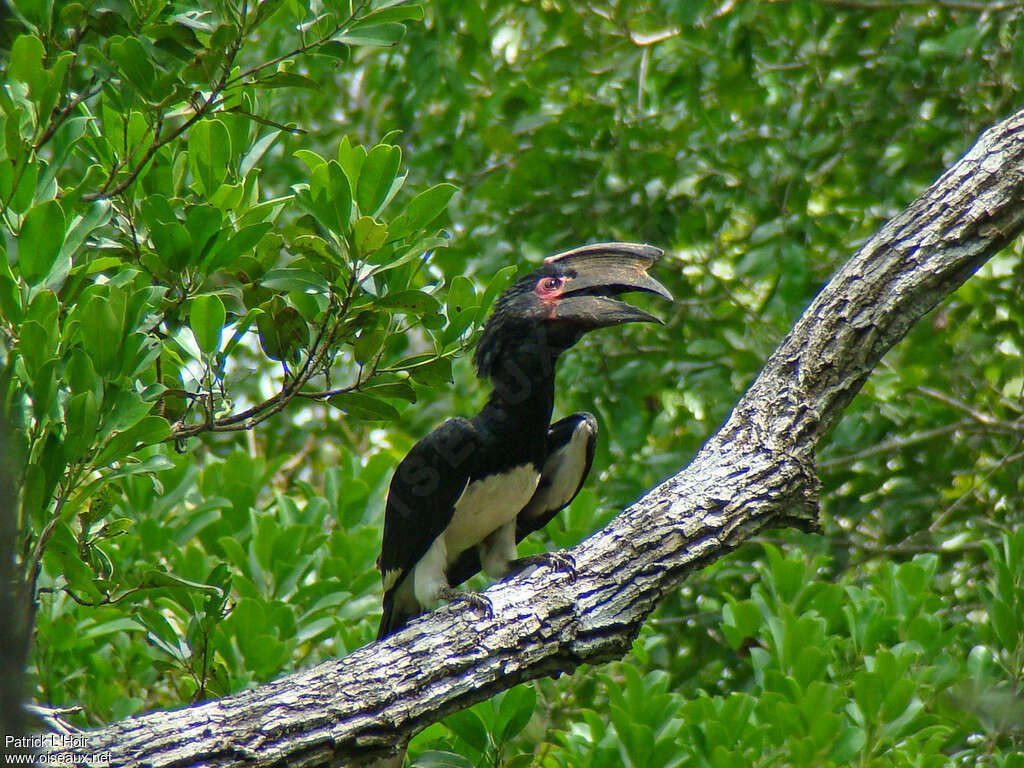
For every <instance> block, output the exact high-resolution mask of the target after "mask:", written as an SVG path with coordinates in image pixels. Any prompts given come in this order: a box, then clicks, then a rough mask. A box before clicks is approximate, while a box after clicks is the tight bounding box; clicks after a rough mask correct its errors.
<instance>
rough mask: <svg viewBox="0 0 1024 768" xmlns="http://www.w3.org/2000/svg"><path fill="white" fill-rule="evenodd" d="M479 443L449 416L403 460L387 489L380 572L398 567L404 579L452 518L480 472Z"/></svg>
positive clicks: (473, 432) (468, 426)
mask: <svg viewBox="0 0 1024 768" xmlns="http://www.w3.org/2000/svg"><path fill="white" fill-rule="evenodd" d="M477 443H478V437H477V434H476V430H475V429H474V428H473V425H472V424H471V423H470V421H469V420H468V419H461V418H459V419H448V421H446V422H444V423H443V424H442V425H441V426H439V427H438V428H437V429H435V430H434V431H433V432H431V433H430V434H428V435H427V436H426V437H424V438H423V439H422V440H420V441H419V442H418V443H416V445H414V446H413V448H412V450H411V451H409V454H408V455H407V456H406V457H405V458H404V459H402V462H401V463H400V464H399V465H398V468H397V469H396V470H395V475H394V477H393V478H392V479H391V487H390V489H389V491H388V502H387V511H386V514H385V517H384V542H383V545H382V546H381V553H380V560H379V561H378V564H377V565H378V567H379V568H380V570H381V572H382V573H384V574H387V573H389V572H391V571H396V570H397V571H398V572H399V574H400V575H399V577H398V581H401V579H402V578H404V576H405V575H406V574H407V573H408V572H409V570H410V569H412V568H413V566H415V565H416V563H417V562H419V559H420V558H421V557H423V555H424V553H426V551H427V549H429V548H430V545H431V543H433V541H434V539H436V538H437V537H438V536H439V535H440V534H441V533H442V532H443V531H444V529H445V527H447V525H448V523H450V522H451V519H452V514H453V513H454V509H455V502H456V501H458V499H459V496H461V495H462V492H463V491H464V490H465V489H466V484H467V482H468V481H469V479H470V478H471V477H473V476H474V475H475V474H476V470H477V464H478V463H479V450H478V446H477ZM396 584H397V582H396Z"/></svg>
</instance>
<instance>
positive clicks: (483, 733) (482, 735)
mask: <svg viewBox="0 0 1024 768" xmlns="http://www.w3.org/2000/svg"><path fill="white" fill-rule="evenodd" d="M443 722H444V724H445V726H447V727H448V728H449V729H450V730H451V732H452V733H453V734H455V735H456V736H458V737H459V738H460V739H462V740H463V741H465V742H466V743H467V744H469V746H471V747H472V748H473V749H475V750H477V751H478V752H483V751H484V750H486V749H487V745H488V743H489V739H488V737H487V728H486V727H485V726H484V723H483V721H482V720H481V719H480V715H478V714H477V713H476V712H475V711H474V709H464V710H462V711H461V712H456V713H454V714H452V715H448V717H446V718H445V719H444V721H443Z"/></svg>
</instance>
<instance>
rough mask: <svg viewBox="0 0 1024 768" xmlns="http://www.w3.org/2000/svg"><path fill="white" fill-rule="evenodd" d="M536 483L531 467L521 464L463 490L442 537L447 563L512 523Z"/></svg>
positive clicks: (535, 475) (475, 482)
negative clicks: (443, 537)
mask: <svg viewBox="0 0 1024 768" xmlns="http://www.w3.org/2000/svg"><path fill="white" fill-rule="evenodd" d="M539 480H540V473H539V472H538V471H537V470H536V469H535V468H534V467H533V465H532V464H524V465H522V466H519V467H515V468H514V469H512V470H510V471H507V472H502V473H499V474H495V475H488V476H487V477H485V478H482V479H480V480H476V481H474V482H472V483H470V484H469V485H468V486H466V490H464V491H463V492H462V496H460V497H459V500H458V501H457V502H455V514H454V515H452V521H451V523H450V524H449V526H448V528H447V530H446V531H445V534H444V536H445V545H446V549H447V551H448V562H449V563H452V562H454V561H455V559H456V558H457V557H458V556H459V554H460V553H461V552H462V551H463V550H465V549H468V548H470V547H472V546H475V545H477V544H479V543H480V542H481V541H483V539H484V538H486V537H487V536H488V535H489V534H491V533H493V532H494V531H496V530H497V529H498V528H500V527H501V526H503V525H505V524H506V523H509V522H511V521H512V520H514V519H515V518H516V515H518V514H519V511H520V510H521V509H522V508H523V507H524V506H526V503H527V502H528V501H529V500H530V497H531V496H533V492H534V491H535V490H536V489H537V482H538V481H539Z"/></svg>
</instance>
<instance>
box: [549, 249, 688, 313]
mask: <svg viewBox="0 0 1024 768" xmlns="http://www.w3.org/2000/svg"><path fill="white" fill-rule="evenodd" d="M661 255H662V251H661V249H660V248H655V247H654V246H651V245H640V244H637V243H595V244H593V245H584V246H582V247H580V248H574V249H573V250H571V251H566V252H565V253H560V254H558V255H556V256H551V257H549V258H547V259H545V263H546V264H550V263H553V262H555V261H557V262H558V263H559V266H560V267H563V268H564V269H565V270H566V271H567V273H568V274H569V275H571V279H570V280H569V281H568V282H567V284H566V287H565V291H564V293H563V294H562V296H561V299H560V300H559V303H558V307H557V309H556V310H555V318H556V319H559V320H566V321H571V322H574V323H579V324H581V325H585V326H589V327H593V328H598V327H604V326H609V325H619V324H620V323H661V320H659V319H658V318H656V317H655V316H654V315H651V314H648V313H647V312H644V311H643V310H641V309H637V308H636V307H633V306H631V305H629V304H627V303H626V302H624V301H618V300H617V299H614V298H612V297H613V296H618V295H619V294H621V293H630V292H632V291H643V292H646V293H656V294H657V295H659V296H661V297H663V298H666V299H668V300H669V301H671V300H672V294H671V293H669V291H668V289H667V288H666V287H665V286H663V285H662V284H661V283H659V282H658V281H657V280H655V279H654V278H653V277H651V276H650V275H648V274H647V270H648V269H650V268H651V266H653V264H654V262H655V261H657V259H658V257H659V256H661Z"/></svg>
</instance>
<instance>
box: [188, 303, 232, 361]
mask: <svg viewBox="0 0 1024 768" xmlns="http://www.w3.org/2000/svg"><path fill="white" fill-rule="evenodd" d="M188 321H189V325H191V326H192V332H193V333H194V334H195V335H196V341H197V342H198V344H199V347H200V349H202V350H203V352H205V353H206V354H208V355H212V354H215V353H216V352H217V349H218V348H219V347H220V335H221V331H222V330H223V329H224V324H225V323H226V322H227V314H226V312H225V311H224V302H223V301H221V299H220V296H218V295H217V294H215V293H208V294H204V295H202V296H196V297H195V298H194V299H193V300H192V306H191V308H190V309H189V314H188Z"/></svg>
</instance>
